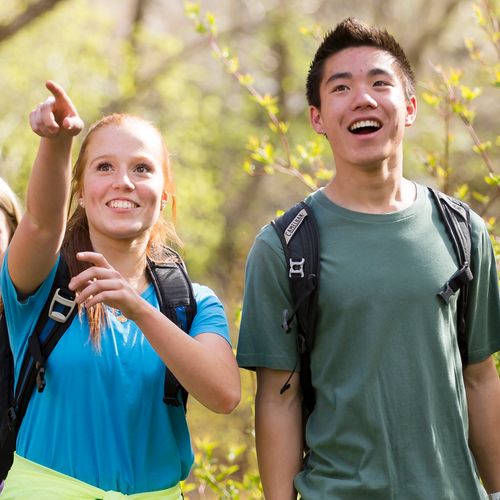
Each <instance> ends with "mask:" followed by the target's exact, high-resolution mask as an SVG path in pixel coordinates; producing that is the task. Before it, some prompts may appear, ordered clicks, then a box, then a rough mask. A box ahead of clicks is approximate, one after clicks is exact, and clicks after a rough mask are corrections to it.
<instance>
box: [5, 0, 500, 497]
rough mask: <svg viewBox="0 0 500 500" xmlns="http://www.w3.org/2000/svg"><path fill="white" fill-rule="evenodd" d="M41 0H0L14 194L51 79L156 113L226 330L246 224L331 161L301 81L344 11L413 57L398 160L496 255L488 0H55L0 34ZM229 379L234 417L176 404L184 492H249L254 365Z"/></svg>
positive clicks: (114, 106)
mask: <svg viewBox="0 0 500 500" xmlns="http://www.w3.org/2000/svg"><path fill="white" fill-rule="evenodd" d="M38 2H39V0H12V1H10V2H4V3H3V4H2V6H1V7H0V84H1V87H2V93H1V94H0V175H1V176H2V177H4V178H6V179H7V180H8V181H9V182H10V183H11V185H12V186H13V187H14V188H15V190H16V191H17V193H18V194H19V195H20V196H21V197H23V194H24V190H25V188H26V184H27V179H28V176H29V173H30V169H31V165H32V162H33V158H34V155H35V151H36V147H37V142H38V141H37V138H36V137H35V136H34V135H33V134H32V133H31V131H30V129H29V126H28V123H27V116H28V113H29V111H30V110H31V109H32V108H33V107H34V105H35V104H36V103H37V102H39V101H42V100H43V99H45V97H46V95H47V92H46V91H45V89H44V82H45V80H47V79H54V80H55V81H58V82H60V83H61V84H62V85H63V86H64V87H65V88H66V89H67V90H68V92H69V94H70V96H71V97H72V99H73V100H74V102H75V104H76V106H77V107H78V109H79V111H80V114H81V115H82V117H83V118H84V120H85V121H86V123H87V124H90V123H92V122H93V121H95V120H96V119H98V118H100V116H102V115H103V114H106V113H110V112H114V111H118V112H129V113H135V114H138V115H140V116H142V117H144V118H146V119H149V120H151V121H153V122H154V123H155V124H157V125H158V126H159V128H160V129H161V130H162V132H163V133H164V136H165V138H166V142H167V145H168V147H169V151H170V155H171V160H172V164H173V168H174V172H175V177H176V181H177V199H178V200H177V201H178V215H177V227H178V232H179V234H180V236H181V238H182V239H183V240H184V242H185V256H186V260H187V262H188V266H189V269H190V273H191V275H192V276H193V277H194V278H195V279H196V280H198V281H200V282H202V283H206V284H208V285H210V286H212V287H213V288H214V289H215V290H216V292H217V293H218V294H219V295H220V296H221V298H222V299H223V301H224V303H225V306H226V310H227V312H228V315H229V317H230V320H231V321H232V338H233V341H234V342H236V341H237V323H238V319H237V317H238V312H239V308H240V304H241V293H242V284H243V271H244V264H245V257H246V254H247V252H248V249H249V247H250V245H251V243H252V241H253V238H254V235H255V234H256V232H257V231H258V229H259V227H261V226H262V225H264V224H265V223H267V222H268V221H269V220H270V219H271V218H272V217H274V215H275V214H276V212H277V211H278V210H280V209H283V208H286V207H288V206H290V205H291V204H293V203H294V202H296V201H298V200H299V199H301V198H302V197H303V196H304V195H305V194H307V193H308V192H309V191H310V190H312V189H316V188H317V187H318V186H322V185H324V184H325V183H326V182H327V181H328V180H329V179H330V178H331V176H332V175H334V166H333V164H332V159H331V158H330V153H329V147H328V144H327V143H326V141H325V139H324V138H322V137H320V136H317V135H316V134H314V132H313V131H312V130H311V128H310V126H309V123H308V117H307V104H306V99H305V96H304V82H305V76H306V72H307V69H308V64H309V61H310V59H311V58H312V55H313V54H314V51H315V49H316V47H317V45H318V41H319V39H320V37H321V36H322V33H323V32H324V31H325V30H327V29H329V28H331V27H332V26H334V25H335V24H336V23H337V22H338V21H339V20H340V19H342V18H343V17H346V16H348V15H354V16H356V17H360V18H362V19H364V20H366V21H368V22H373V23H375V24H378V25H383V26H387V28H388V29H389V31H391V32H393V33H394V34H395V35H396V38H398V39H399V40H400V41H401V43H402V45H403V46H404V47H405V49H406V50H407V53H408V55H409V57H410V59H411V61H412V63H413V65H414V66H415V69H416V73H417V74H418V75H419V85H418V94H419V95H418V97H419V100H420V103H421V104H420V107H419V117H418V118H417V123H416V125H414V126H413V127H412V128H411V129H409V130H408V133H407V138H406V143H405V169H406V172H407V175H409V176H411V177H413V178H415V179H416V180H418V181H420V182H423V183H427V184H434V185H436V186H438V187H440V188H441V189H443V190H445V191H447V192H449V193H452V194H455V195H456V196H458V197H460V198H462V199H465V200H467V201H468V202H469V203H470V204H471V205H472V206H473V208H474V209H475V210H476V211H478V212H479V213H481V214H482V215H483V217H484V218H485V220H486V221H487V223H488V226H489V228H490V230H491V236H492V241H493V242H494V245H495V249H496V252H497V255H499V250H500V240H499V238H498V236H497V234H498V227H499V226H498V215H499V213H500V208H499V203H500V202H499V197H500V196H499V192H500V172H499V171H498V164H499V161H498V160H499V153H500V136H499V135H498V123H497V117H496V114H495V113H492V110H494V109H496V108H495V107H497V103H498V91H499V86H500V83H499V82H500V65H499V62H500V45H499V44H500V35H499V33H498V26H499V19H500V2H499V0H477V1H471V0H447V1H446V2H443V3H436V2H433V1H432V0H415V1H414V2H398V1H397V0H379V1H377V2H370V1H368V2H367V1H366V0H351V1H350V2H348V3H347V4H346V3H345V2H341V1H340V0H302V1H299V0H272V1H270V2H262V1H260V0H255V1H253V2H248V1H247V0H218V1H215V0H203V1H201V2H197V3H196V2H182V1H181V0H178V1H172V0H157V1H155V2H151V1H148V0H124V1H122V2H101V1H99V0H64V1H62V0H61V1H59V2H53V6H52V7H51V8H48V9H47V11H46V12H42V13H41V14H40V15H38V16H37V17H35V18H34V19H33V21H31V22H30V23H28V24H26V25H24V26H23V27H22V28H21V29H19V30H18V31H17V32H16V33H15V34H13V35H11V36H9V37H6V38H2V33H3V31H2V26H8V25H9V24H10V23H13V22H14V21H15V20H16V18H17V16H19V15H20V14H22V13H23V12H24V11H25V10H27V9H28V8H29V7H30V6H33V5H34V4H36V3H38ZM430 9H432V12H433V15H432V16H425V18H424V17H423V16H422V15H421V13H422V12H427V11H429V10H430ZM415 19H418V21H419V23H418V29H415ZM193 21H194V25H193ZM249 96H250V98H249ZM76 147H78V144H76ZM283 173H284V174H287V175H278V174H283ZM496 362H497V367H498V368H499V373H500V358H499V356H498V355H497V356H496ZM242 380H243V398H242V403H241V404H240V406H239V407H238V408H237V410H236V411H235V412H234V413H233V414H232V415H231V416H229V417H227V416H218V415H213V414H210V413H209V412H208V411H207V410H205V409H204V408H202V407H201V406H200V405H198V404H197V403H196V402H195V401H193V400H191V402H190V404H189V412H188V418H189V421H190V425H191V428H192V431H193V436H194V442H195V448H196V465H195V467H194V469H193V472H192V474H191V476H190V478H189V479H188V481H186V485H185V489H186V492H187V497H188V498H190V499H195V498H262V493H261V490H260V485H259V480H258V473H257V465H256V458H255V453H254V442H253V395H254V392H255V379H254V375H253V374H251V373H248V372H245V373H242Z"/></svg>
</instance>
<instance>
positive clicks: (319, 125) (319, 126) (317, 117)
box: [309, 106, 325, 134]
mask: <svg viewBox="0 0 500 500" xmlns="http://www.w3.org/2000/svg"><path fill="white" fill-rule="evenodd" d="M309 120H310V122H311V126H312V128H313V130H314V131H315V132H316V133H317V134H324V133H325V129H324V127H323V118H322V117H321V110H320V109H319V108H317V107H316V106H309Z"/></svg>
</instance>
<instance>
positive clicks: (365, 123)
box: [349, 120, 381, 131]
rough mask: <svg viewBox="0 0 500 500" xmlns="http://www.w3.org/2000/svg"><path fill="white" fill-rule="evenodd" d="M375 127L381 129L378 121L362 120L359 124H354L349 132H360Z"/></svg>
mask: <svg viewBox="0 0 500 500" xmlns="http://www.w3.org/2000/svg"><path fill="white" fill-rule="evenodd" d="M365 127H373V128H377V129H379V128H380V127H381V125H380V123H379V122H378V121H376V120H361V121H359V122H356V123H353V124H352V125H351V126H350V127H349V130H351V131H352V130H358V129H360V128H365Z"/></svg>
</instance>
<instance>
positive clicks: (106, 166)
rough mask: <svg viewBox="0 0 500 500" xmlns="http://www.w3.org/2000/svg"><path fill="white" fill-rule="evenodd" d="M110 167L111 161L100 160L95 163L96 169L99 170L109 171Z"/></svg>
mask: <svg viewBox="0 0 500 500" xmlns="http://www.w3.org/2000/svg"><path fill="white" fill-rule="evenodd" d="M112 168H113V167H112V166H111V163H106V162H102V163H99V164H98V165H97V170H98V171H100V172H109V171H110V170H111V169H112Z"/></svg>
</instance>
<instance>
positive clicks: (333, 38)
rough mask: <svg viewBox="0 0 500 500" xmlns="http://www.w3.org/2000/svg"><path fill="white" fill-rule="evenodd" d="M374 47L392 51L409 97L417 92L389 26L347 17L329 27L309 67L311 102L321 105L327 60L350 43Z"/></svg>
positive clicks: (408, 66)
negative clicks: (382, 27)
mask: <svg viewBox="0 0 500 500" xmlns="http://www.w3.org/2000/svg"><path fill="white" fill-rule="evenodd" d="M363 46H365V47H375V48H378V49H380V50H384V51H386V52H388V53H389V54H391V55H392V56H393V57H394V59H395V63H396V65H397V67H398V69H399V71H400V73H401V78H402V81H403V86H404V90H405V95H406V98H407V99H409V98H410V97H411V96H412V95H414V93H415V75H414V74H413V70H412V68H411V65H410V63H409V62H408V59H407V57H406V55H405V53H404V51H403V49H402V48H401V46H400V45H399V43H398V42H397V41H396V39H395V38H394V37H393V36H392V35H391V34H390V33H388V32H387V31H386V30H382V29H379V28H376V27H374V26H369V25H368V24H365V23H363V22H361V21H359V20H358V19H355V18H352V17H348V18H347V19H344V20H343V21H342V22H340V23H339V24H338V25H337V26H336V27H335V29H334V30H333V31H329V32H328V33H327V34H326V35H325V37H324V38H323V42H322V43H321V45H320V46H319V48H318V50H317V51H316V54H315V56H314V59H313V61H312V63H311V66H310V68H309V73H308V75H307V83H306V95H307V102H308V103H309V105H311V106H315V107H317V108H320V107H321V99H320V94H319V88H320V85H321V80H322V78H323V69H324V66H325V61H326V60H327V59H328V58H329V57H330V56H332V55H333V54H336V53H337V52H340V51H341V50H344V49H348V48H351V47H363Z"/></svg>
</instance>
